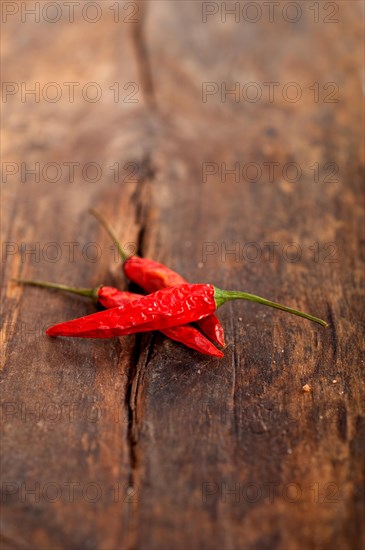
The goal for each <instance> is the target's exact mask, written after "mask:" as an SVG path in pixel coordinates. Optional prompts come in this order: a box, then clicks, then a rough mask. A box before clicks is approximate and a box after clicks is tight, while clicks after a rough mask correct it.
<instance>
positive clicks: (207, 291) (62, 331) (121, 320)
mask: <svg viewBox="0 0 365 550" xmlns="http://www.w3.org/2000/svg"><path fill="white" fill-rule="evenodd" d="M237 299H242V300H249V301H251V302H257V303H259V304H263V305H266V306H270V307H274V308H277V309H281V310H282V311H286V312H288V313H293V314H294V315H299V316H300V317H304V318H305V319H309V320H310V321H314V322H316V323H319V324H320V325H322V326H327V323H326V322H325V321H323V320H322V319H318V318H317V317H314V316H313V315H309V314H307V313H303V312H301V311H298V310H296V309H293V308H289V307H286V306H283V305H281V304H278V303H275V302H271V301H270V300H266V299H265V298H261V297H260V296H255V295H254V294H248V293H246V292H240V291H235V290H220V289H218V288H215V287H214V286H213V285H209V284H206V285H203V284H184V285H180V286H177V287H171V288H164V289H162V290H158V291H157V292H154V293H153V294H149V295H148V296H143V297H142V298H140V299H139V300H135V301H133V302H131V303H129V304H126V305H125V306H122V307H118V308H113V309H109V310H107V311H102V312H101V313H95V314H93V315H88V316H86V317H81V318H79V319H75V320H73V321H68V322H66V323H60V324H58V325H55V326H53V327H50V328H49V329H48V330H47V334H48V335H49V336H76V337H79V338H111V337H113V336H124V335H127V334H133V333H135V332H147V331H150V330H164V329H166V328H168V327H173V326H178V325H183V324H186V323H192V322H194V321H198V320H199V319H203V318H204V317H207V316H208V315H211V314H212V313H213V312H214V311H215V310H216V309H217V308H218V307H220V306H221V305H223V304H224V303H225V302H227V301H228V300H237Z"/></svg>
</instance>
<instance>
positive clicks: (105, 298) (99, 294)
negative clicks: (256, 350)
mask: <svg viewBox="0 0 365 550" xmlns="http://www.w3.org/2000/svg"><path fill="white" fill-rule="evenodd" d="M13 281H16V282H17V283H22V284H27V285H32V286H37V287H42V288H51V289H55V290H63V291H66V292H71V293H73V294H78V295H79V296H86V297H88V298H92V299H93V300H95V301H97V302H99V304H101V305H102V306H103V307H105V308H106V309H111V308H115V307H119V306H124V305H125V304H128V303H130V302H132V301H133V300H138V299H139V298H142V295H141V294H135V293H133V292H126V291H121V290H118V289H117V288H114V287H112V286H103V285H101V286H98V287H96V288H75V287H70V286H67V285H62V284H58V283H49V282H45V281H31V280H28V279H13ZM161 332H162V333H163V334H164V335H165V336H167V337H168V338H171V340H175V341H176V342H181V343H182V344H184V345H185V346H187V347H189V348H192V349H195V350H196V351H199V352H200V353H203V354H205V355H211V356H212V357H223V356H224V355H223V353H222V352H221V351H220V350H219V349H217V348H216V347H215V346H214V345H213V344H212V342H210V340H208V338H206V337H205V336H204V335H203V334H202V333H201V332H199V330H197V329H196V328H194V327H192V326H191V325H183V326H177V327H171V328H166V329H164V330H162V331H161Z"/></svg>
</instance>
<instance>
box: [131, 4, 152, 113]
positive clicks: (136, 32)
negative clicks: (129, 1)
mask: <svg viewBox="0 0 365 550" xmlns="http://www.w3.org/2000/svg"><path fill="white" fill-rule="evenodd" d="M137 4H138V10H139V18H138V21H136V23H135V24H134V25H133V26H132V33H131V34H132V41H133V45H134V49H135V53H136V58H137V64H138V69H139V76H140V79H141V88H142V93H143V96H144V99H145V101H146V104H147V107H148V108H150V109H152V110H156V109H157V103H156V96H155V87H154V83H153V78H152V69H151V64H150V59H149V55H148V47H147V44H146V39H145V32H144V29H145V27H144V23H145V17H146V13H147V9H148V7H147V2H141V1H140V0H137Z"/></svg>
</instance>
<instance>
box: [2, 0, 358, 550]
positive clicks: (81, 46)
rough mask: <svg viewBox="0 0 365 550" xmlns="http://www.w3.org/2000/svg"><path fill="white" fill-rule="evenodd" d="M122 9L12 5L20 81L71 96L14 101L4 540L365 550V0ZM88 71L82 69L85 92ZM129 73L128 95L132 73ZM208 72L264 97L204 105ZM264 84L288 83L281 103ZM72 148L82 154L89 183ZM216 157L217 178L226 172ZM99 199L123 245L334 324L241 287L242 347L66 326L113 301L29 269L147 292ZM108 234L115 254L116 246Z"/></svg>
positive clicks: (232, 333) (13, 59)
mask: <svg viewBox="0 0 365 550" xmlns="http://www.w3.org/2000/svg"><path fill="white" fill-rule="evenodd" d="M9 4H11V3H9ZM60 4H62V2H61V3H60ZM112 4H114V3H112V2H101V3H100V5H101V8H102V17H101V19H100V21H99V22H97V23H94V24H91V23H88V22H87V21H85V20H83V18H82V17H81V16H80V13H79V11H77V10H76V12H75V21H74V22H73V23H70V22H69V20H68V16H67V12H66V11H65V10H66V8H65V7H63V17H62V19H61V20H60V21H59V22H57V23H54V24H50V23H47V22H46V21H45V20H44V17H43V19H42V17H41V21H40V23H38V24H35V23H33V22H32V19H31V18H30V17H29V18H26V21H25V22H24V23H22V22H21V21H20V15H19V14H18V15H14V16H9V18H8V21H7V22H6V23H5V24H3V30H4V34H5V36H4V39H3V60H4V74H3V78H4V81H5V82H7V83H11V82H15V83H18V84H19V86H20V83H22V82H23V83H26V84H27V86H28V87H29V88H32V87H34V83H35V82H39V83H40V90H41V92H40V93H41V94H42V91H44V89H45V85H46V84H47V83H49V82H56V83H58V84H59V85H60V86H61V88H62V92H63V95H62V98H61V99H60V101H57V102H54V103H51V102H49V101H47V100H44V98H42V95H41V96H40V101H39V102H35V101H34V98H32V97H31V96H25V100H24V101H21V95H20V91H19V92H18V93H14V94H13V95H9V96H8V97H7V102H6V103H5V102H4V103H3V111H4V123H3V129H4V147H3V169H4V163H14V165H9V164H6V170H12V169H14V170H15V169H16V167H19V170H20V171H19V172H18V173H17V174H15V175H8V178H7V181H5V182H4V181H3V186H2V199H3V209H2V213H3V216H2V222H3V241H4V247H5V248H3V257H2V267H3V272H4V274H5V285H4V291H3V301H2V310H3V340H2V343H3V350H4V352H3V361H2V367H3V370H2V384H1V386H2V468H1V470H2V471H1V473H2V512H1V522H2V542H3V548H18V549H28V548H38V549H40V548H44V549H49V548H55V549H56V548H57V549H58V548H60V549H76V548H80V549H81V548H82V549H90V550H92V549H105V550H114V549H115V548H122V549H123V550H124V549H126V550H128V549H141V550H142V549H148V550H157V549H158V550H163V549H166V550H170V549H172V548H173V549H176V550H185V549H187V548H193V549H198V548H199V549H207V550H213V549H216V548H217V549H218V548H219V549H221V548H224V549H225V550H238V549H239V550H241V549H242V550H246V549H259V550H261V549H266V548H270V549H275V548H277V549H284V550H288V549H290V550H297V549H307V548H308V549H309V548H314V549H321V550H322V549H329V548H331V549H341V550H356V549H358V548H360V547H361V541H362V540H363V539H362V533H361V530H360V523H361V520H362V519H363V505H362V500H363V477H362V465H363V437H364V417H363V396H364V382H363V380H362V377H361V373H362V369H363V358H362V356H361V351H362V343H363V340H362V336H361V324H360V322H361V311H362V307H361V305H362V304H361V292H360V289H361V283H362V282H363V256H362V253H361V244H363V243H362V242H361V238H362V234H361V231H362V224H361V221H362V211H361V206H360V196H361V176H362V170H363V159H362V146H363V139H362V128H361V116H362V107H361V105H362V103H361V101H362V88H361V85H362V84H361V79H362V69H363V58H362V49H361V41H362V33H363V29H362V17H363V14H362V12H363V5H362V3H360V2H351V1H350V2H337V3H331V6H332V7H331V6H329V7H327V8H326V9H327V11H325V3H324V2H319V3H314V4H316V6H317V8H318V10H319V11H318V14H317V15H318V18H319V22H315V21H314V17H315V16H316V12H315V11H313V10H310V9H309V7H308V6H309V4H310V3H305V4H304V3H302V4H301V5H302V16H301V17H300V18H299V20H298V21H297V22H296V23H288V22H286V21H285V19H284V18H283V16H282V15H281V13H282V11H281V9H282V8H285V5H287V3H281V4H280V6H279V7H278V8H277V9H278V12H275V16H274V20H273V21H272V22H270V20H269V17H268V15H267V12H266V11H265V10H263V15H262V16H261V17H260V18H259V20H258V21H257V22H256V23H253V22H251V23H250V22H248V21H246V20H245V19H244V17H243V15H242V12H241V15H240V16H239V20H238V21H237V22H236V21H235V20H234V19H233V17H232V16H228V15H227V20H226V22H224V21H222V13H221V10H222V6H221V4H220V3H213V5H214V6H218V13H217V14H215V15H212V16H209V17H208V19H207V22H206V23H205V22H203V20H202V4H200V3H199V2H194V3H191V2H177V3H172V2H162V1H161V2H160V1H154V2H149V3H148V5H147V4H141V5H139V11H138V13H137V15H136V16H135V17H136V18H137V21H138V22H136V23H128V22H123V21H122V19H123V18H125V15H126V13H129V11H130V10H125V11H121V15H120V17H121V21H120V22H119V23H115V22H114V21H113V12H112V11H110V10H109V11H108V8H110V6H111V5H112ZM243 5H244V3H241V6H243ZM261 5H262V7H264V5H263V4H261ZM120 6H121V9H123V4H122V3H121V4H120ZM227 6H229V4H227ZM333 6H335V8H336V6H337V7H338V13H337V14H335V15H332V9H335V8H333ZM317 8H316V9H317ZM288 13H289V17H292V18H293V14H291V13H290V12H288ZM142 14H144V16H143V17H142ZM52 17H54V15H52V13H51V12H50V13H49V14H48V18H52ZM89 17H90V18H92V17H94V15H93V14H92V12H91V11H90V14H89ZM132 17H134V16H132ZM324 17H328V18H329V19H331V20H332V19H334V18H337V19H338V22H337V23H333V22H327V23H325V22H323V19H324ZM247 18H248V19H251V20H252V19H253V18H254V14H252V13H251V14H249V15H247V14H246V19H247ZM65 82H78V83H80V86H79V87H77V88H75V101H74V102H73V103H71V102H70V101H69V100H68V97H67V94H66V92H67V88H66V87H65V86H64V85H63V83H65ZM88 82H96V83H98V85H99V86H100V88H101V90H102V98H101V99H100V101H98V102H96V103H90V102H88V101H87V100H85V99H84V98H83V97H82V95H81V92H80V90H81V89H82V88H83V86H84V85H85V84H86V83H88ZM116 82H118V83H119V91H120V98H119V99H120V101H119V102H115V101H114V93H115V89H116V88H115V86H114V91H112V90H109V87H110V86H113V85H114V84H115V83H116ZM131 82H132V83H135V84H136V85H137V86H138V91H137V93H136V94H135V96H133V97H134V98H136V99H137V100H138V102H137V103H127V102H123V99H125V98H126V96H127V94H130V93H131V92H133V91H134V89H137V88H135V85H129V86H130V87H129V88H126V89H123V86H124V85H125V84H126V83H131ZM203 82H215V83H217V85H218V87H219V90H220V89H221V84H222V83H223V82H224V83H226V85H227V88H229V87H232V85H233V84H234V83H236V82H237V83H239V84H240V86H241V91H242V87H243V86H244V84H247V83H248V82H251V83H252V82H253V83H256V87H255V88H256V90H257V87H259V88H260V89H261V90H262V94H263V96H262V98H261V99H260V100H258V101H257V102H255V103H254V102H249V101H247V99H246V100H245V99H244V98H245V97H246V98H247V96H245V93H246V91H247V93H248V94H249V93H250V92H251V93H252V94H253V93H254V88H251V90H247V88H246V89H245V90H244V91H243V92H244V93H243V97H242V96H241V97H240V98H239V100H238V101H235V100H234V98H232V96H227V100H226V101H225V102H223V101H222V100H221V96H220V93H216V94H215V95H212V96H208V98H207V101H206V102H203V101H202V83H203ZM265 82H266V83H268V82H276V83H279V84H277V85H275V88H274V90H275V95H274V97H273V98H272V101H271V100H270V98H269V96H268V86H267V85H266V86H264V85H263V83H265ZM289 82H296V83H298V85H299V86H300V88H301V90H302V94H303V95H302V98H301V99H300V100H298V101H297V102H291V101H289V100H288V99H285V97H283V93H282V92H283V89H284V87H285V85H286V84H287V83H289ZM316 82H317V83H318V86H319V98H318V102H317V101H315V100H314V99H315V96H314V94H315V93H316V88H315V86H316V85H315V86H314V87H313V84H314V83H316ZM329 82H331V83H335V85H336V87H337V88H336V90H337V91H336V92H335V94H334V95H333V96H331V97H332V98H333V97H334V98H336V99H338V101H337V102H335V103H333V102H327V99H326V98H327V97H328V94H330V93H332V91H333V90H334V88H333V87H332V88H331V87H330V88H328V87H327V88H324V86H325V85H326V83H329ZM131 86H132V87H131ZM311 86H312V89H310V87H311ZM7 90H8V91H9V90H10V88H7ZM13 91H14V89H13ZM48 92H49V96H47V95H46V97H51V96H52V95H53V94H54V90H53V91H52V90H51V89H49V90H48V91H47V89H46V91H45V94H47V93H48ZM92 92H93V91H92V90H91V89H90V97H91V96H92ZM287 92H288V94H289V95H290V98H291V97H293V95H292V94H293V93H294V92H293V88H292V89H287ZM250 97H253V96H250ZM325 99H326V101H325ZM36 162H38V163H40V172H41V173H40V178H39V181H34V176H31V175H29V176H28V177H26V178H25V177H23V178H22V176H21V168H22V167H21V163H26V165H25V166H26V167H27V168H31V167H33V166H34V163H36ZM51 162H53V163H56V164H57V166H58V167H61V177H60V179H59V181H57V182H54V183H52V182H51V181H50V180H51V179H52V178H53V177H55V176H54V174H55V172H52V167H51V168H49V173H47V172H45V173H43V174H42V169H43V168H44V166H45V165H46V164H47V163H51ZM70 162H77V163H79V165H78V166H75V178H74V181H73V182H71V181H70V177H69V173H68V166H69V165H65V163H70ZM89 162H93V163H97V164H98V166H100V168H101V172H102V175H101V177H100V180H99V181H96V182H94V183H92V182H90V181H88V179H90V178H91V177H93V173H92V171H91V172H90V176H89V175H87V177H83V174H82V171H81V169H82V167H84V166H85V164H86V163H89ZM270 162H271V163H273V162H275V163H278V165H275V173H274V178H270V177H269V172H268V165H267V164H264V163H270ZM288 162H293V163H296V166H300V168H301V170H302V177H301V178H300V180H299V181H296V182H291V181H287V180H288V177H286V178H285V175H288V174H285V173H284V175H283V169H285V166H286V163H288ZM114 163H118V164H119V166H120V174H119V181H115V179H114V173H113V171H112V170H111V169H110V167H112V166H115V164H114ZM127 163H132V164H130V165H127ZM206 163H216V164H210V165H209V168H210V169H215V168H218V173H216V174H214V175H209V176H207V177H206V178H204V177H203V173H204V170H205V169H206V167H207V166H208V165H207V164H206ZM222 163H225V165H226V167H227V168H228V169H231V168H233V166H234V164H235V163H239V168H240V169H242V170H243V171H245V170H248V169H249V168H250V167H249V166H248V167H247V164H248V163H256V166H259V168H261V169H262V172H263V173H262V176H261V178H259V181H252V180H253V179H254V175H253V172H252V171H251V172H250V171H248V172H246V176H245V174H244V175H242V173H241V174H240V175H239V176H238V180H239V181H235V176H234V175H232V174H231V175H229V174H228V175H227V179H226V181H223V177H222V174H221V169H222ZM315 163H318V166H319V170H320V172H319V178H317V175H316V172H315V166H316V164H315ZM328 163H333V164H331V165H328ZM326 165H327V166H326ZM14 166H15V168H14ZM336 166H337V167H338V174H335V175H332V176H331V170H332V169H333V168H336ZM23 167H24V165H23ZM134 168H136V170H137V177H130V176H128V174H129V173H130V172H131V170H134ZM54 169H55V170H56V168H54ZM251 169H252V170H254V169H255V167H254V166H251ZM247 174H248V176H247ZM247 178H249V179H251V181H247ZM290 178H292V179H293V175H292V173H290V172H289V179H290ZM294 178H295V174H294ZM22 179H23V180H24V179H25V181H22ZM270 179H272V181H270ZM318 179H319V181H317V180H318ZM3 180H4V177H3ZM205 180H206V181H205ZM91 206H97V207H98V208H99V209H100V210H101V211H102V212H103V213H104V214H106V215H107V216H108V218H109V219H110V220H111V221H112V222H113V224H114V225H115V227H116V228H117V231H118V232H119V234H120V235H121V238H122V241H123V242H124V243H132V244H131V246H134V247H135V249H136V250H138V251H139V253H140V254H143V255H145V256H148V257H152V258H154V259H156V260H160V261H163V262H164V263H166V264H168V265H169V266H171V267H173V268H175V269H176V270H177V271H179V272H181V273H182V274H183V275H184V276H186V278H188V279H189V280H191V281H202V282H203V281H209V282H213V283H214V284H216V285H217V286H219V287H222V288H241V289H246V290H248V291H251V292H255V293H257V294H261V295H263V296H267V297H270V298H273V299H275V300H277V301H282V302H284V303H287V304H289V305H290V304H293V305H295V306H298V307H299V308H302V309H305V310H308V311H310V312H314V313H315V314H318V315H319V316H322V317H324V318H326V319H328V320H329V322H330V327H329V329H328V330H322V329H321V328H317V327H316V326H313V325H311V324H309V323H308V322H304V321H300V320H298V319H297V318H291V317H290V316H287V315H285V314H281V313H280V312H274V311H271V310H270V311H269V310H267V309H265V308H262V307H259V306H255V305H253V304H248V303H238V302H236V303H234V304H232V305H227V306H225V307H224V308H222V310H221V312H220V313H219V315H220V318H221V319H222V321H223V324H224V327H225V330H226V338H227V342H228V346H227V349H226V351H225V358H224V359H223V360H211V359H209V358H207V357H204V356H200V355H198V354H197V353H195V352H193V351H191V350H188V349H185V348H184V347H182V346H180V345H178V344H175V343H173V342H171V341H168V340H167V339H165V338H163V337H162V336H161V335H159V334H156V335H155V334H153V335H146V336H143V337H141V338H140V337H136V338H134V337H128V338H124V339H122V340H120V341H119V340H117V339H115V340H113V341H100V342H99V341H95V340H90V341H79V340H72V339H70V340H67V341H66V340H62V341H61V340H54V341H51V340H50V339H48V338H47V337H45V336H44V335H43V328H44V327H45V326H47V325H49V324H52V323H54V322H58V321H61V320H66V319H70V318H73V317H76V316H79V315H82V314H87V313H90V312H92V311H94V306H93V305H92V304H90V303H88V302H85V301H83V300H82V299H80V300H79V299H75V298H72V297H69V296H64V295H59V294H56V293H52V292H47V291H42V290H38V289H34V288H21V287H19V286H15V285H13V284H12V283H11V282H10V278H11V277H14V276H22V277H33V278H42V279H45V280H47V279H48V280H54V281H60V282H64V283H67V282H69V283H73V284H75V285H79V286H95V285H97V284H99V283H100V282H104V283H117V284H119V285H123V287H124V288H125V287H126V282H125V281H124V280H123V278H122V276H121V270H120V264H119V263H118V262H117V261H116V260H115V257H114V253H113V250H112V249H111V248H110V242H109V240H108V237H107V236H106V235H105V233H104V232H103V231H102V229H100V227H99V226H98V225H97V223H96V222H95V220H93V219H92V218H91V217H90V216H89V215H88V213H87V211H88V209H89V207H91ZM49 243H56V245H50V244H49ZM67 243H76V244H75V245H70V244H67ZM90 243H97V245H98V246H99V247H100V251H101V252H99V253H98V256H97V258H96V261H94V262H93V261H91V260H92V258H93V257H94V255H95V250H96V249H95V247H93V245H90ZM208 243H209V244H208ZM248 243H254V244H251V245H250V246H248ZM267 243H276V244H275V245H268V244H267ZM290 243H296V246H289V247H288V245H289V244H290ZM315 243H319V244H315ZM328 243H332V244H328ZM71 246H74V248H73V250H74V257H72V255H70V252H69V251H70V247H71ZM270 246H271V248H270ZM32 247H33V249H34V250H36V253H35V254H33V255H32V254H26V251H27V250H28V251H29V250H31V249H32ZM37 247H38V248H37ZM272 247H273V248H272ZM4 250H5V254H4ZM232 250H233V251H234V253H233V254H232V253H231V254H229V253H228V252H229V251H232ZM270 250H274V252H273V255H272V256H271V255H270ZM207 251H208V252H209V254H206V252H207ZM257 252H258V253H261V256H260V255H259V257H258V258H257V259H256V261H254V259H253V258H254V255H255V253H257ZM296 253H300V256H301V257H298V258H297V259H296V261H290V259H293V258H294V259H295V254H296ZM57 255H58V257H57ZM55 257H56V260H57V261H53V259H54V258H55ZM334 381H336V382H334ZM304 384H309V385H310V387H311V392H309V393H305V392H303V390H302V386H303V385H304ZM32 491H33V493H32Z"/></svg>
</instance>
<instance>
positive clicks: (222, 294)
mask: <svg viewBox="0 0 365 550" xmlns="http://www.w3.org/2000/svg"><path fill="white" fill-rule="evenodd" d="M214 300H215V303H216V304H217V308H218V307H220V306H221V305H222V304H224V303H225V302H227V301H229V300H249V301H250V302H256V303H258V304H263V305H264V306H270V307H274V308H276V309H281V310H282V311H286V312H287V313H292V314H293V315H298V316H299V317H304V319H308V320H309V321H313V322H314V323H318V324H320V325H322V326H323V327H327V326H328V323H326V321H323V320H322V319H319V318H318V317H314V316H313V315H309V313H303V312H302V311H298V310H297V309H293V308H291V307H287V306H283V305H281V304H278V303H276V302H271V301H270V300H266V298H261V297H260V296H256V295H255V294H249V293H248V292H240V291H238V290H220V289H219V288H214Z"/></svg>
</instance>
